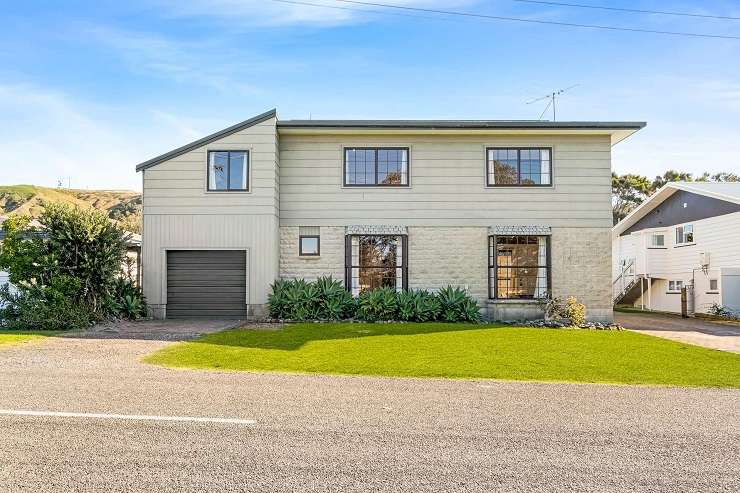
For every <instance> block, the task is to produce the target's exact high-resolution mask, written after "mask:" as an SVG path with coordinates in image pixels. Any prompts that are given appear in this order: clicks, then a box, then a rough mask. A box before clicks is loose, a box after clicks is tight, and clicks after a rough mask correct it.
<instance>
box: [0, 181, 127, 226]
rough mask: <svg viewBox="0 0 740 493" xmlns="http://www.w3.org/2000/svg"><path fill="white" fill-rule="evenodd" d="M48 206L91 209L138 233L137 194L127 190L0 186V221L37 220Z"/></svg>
mask: <svg viewBox="0 0 740 493" xmlns="http://www.w3.org/2000/svg"><path fill="white" fill-rule="evenodd" d="M50 202H64V203H67V204H71V205H75V206H78V207H93V208H95V209H98V210H99V211H101V212H104V213H105V214H107V215H108V217H110V218H111V219H113V220H115V221H116V222H118V223H119V224H120V225H121V227H123V228H124V229H126V230H128V231H132V232H134V233H141V194H139V193H136V192H131V191H127V190H74V189H66V188H47V187H37V186H34V185H6V186H0V217H7V216H12V215H30V216H32V217H38V216H39V214H41V212H42V211H43V210H44V207H45V204H47V203H50Z"/></svg>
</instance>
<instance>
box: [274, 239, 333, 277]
mask: <svg viewBox="0 0 740 493" xmlns="http://www.w3.org/2000/svg"><path fill="white" fill-rule="evenodd" d="M319 236H320V238H321V239H320V255H319V256H318V257H301V256H299V255H298V226H283V227H281V228H280V278H281V279H305V280H307V281H313V280H315V279H317V278H319V277H322V276H332V277H333V278H334V279H338V280H340V281H342V282H344V226H340V227H332V226H321V229H320V231H319Z"/></svg>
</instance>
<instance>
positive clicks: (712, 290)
mask: <svg viewBox="0 0 740 493" xmlns="http://www.w3.org/2000/svg"><path fill="white" fill-rule="evenodd" d="M712 282H714V284H715V286H714V288H712ZM707 294H719V278H718V277H714V278H712V277H710V278H709V289H708V290H707Z"/></svg>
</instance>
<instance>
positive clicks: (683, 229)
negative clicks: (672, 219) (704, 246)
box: [674, 223, 696, 248]
mask: <svg viewBox="0 0 740 493" xmlns="http://www.w3.org/2000/svg"><path fill="white" fill-rule="evenodd" d="M686 226H690V227H691V241H680V242H679V241H678V230H679V229H680V230H681V238H682V239H683V238H686ZM674 231H675V235H674V236H675V238H674V239H675V241H676V243H675V248H678V247H682V246H690V245H694V244H695V243H696V237H695V236H694V235H695V234H696V232H695V231H694V223H685V224H680V225H678V226H676V227H675V228H674Z"/></svg>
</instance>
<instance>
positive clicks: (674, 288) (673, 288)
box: [668, 281, 683, 293]
mask: <svg viewBox="0 0 740 493" xmlns="http://www.w3.org/2000/svg"><path fill="white" fill-rule="evenodd" d="M682 288H683V281H668V291H669V292H671V293H678V292H680V291H681V289H682Z"/></svg>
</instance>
